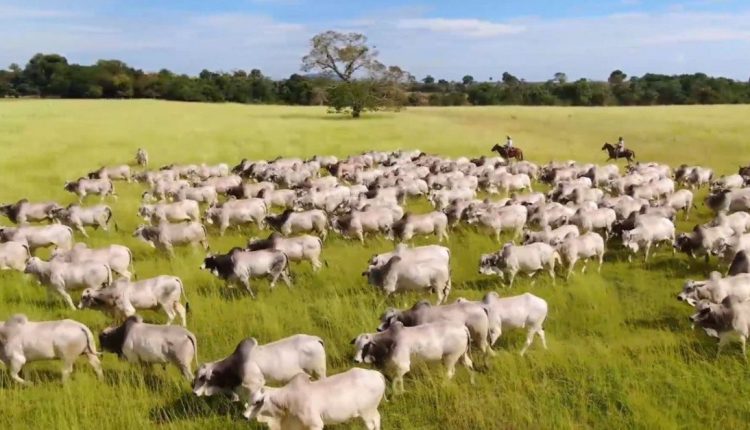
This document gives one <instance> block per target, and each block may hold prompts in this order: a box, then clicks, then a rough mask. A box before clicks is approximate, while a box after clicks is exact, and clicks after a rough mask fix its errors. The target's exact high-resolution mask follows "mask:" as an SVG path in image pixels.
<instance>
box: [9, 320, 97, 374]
mask: <svg viewBox="0 0 750 430" xmlns="http://www.w3.org/2000/svg"><path fill="white" fill-rule="evenodd" d="M81 355H85V356H86V358H87V359H88V361H89V364H90V365H91V367H92V368H93V369H94V372H96V375H97V376H98V377H99V378H100V379H101V378H102V366H101V363H100V362H99V354H98V353H97V352H96V343H94V336H93V334H91V330H89V328H88V327H86V326H85V325H83V324H81V323H79V322H77V321H73V320H61V321H40V322H33V321H29V320H28V318H26V315H23V314H16V315H13V316H12V317H10V318H9V319H8V320H7V321H5V322H0V361H2V362H3V364H5V366H6V367H7V368H8V370H9V371H10V377H11V379H13V380H14V381H16V382H18V383H20V384H23V385H28V384H29V382H27V381H25V380H24V379H22V378H21V376H19V374H20V373H21V370H23V366H24V365H25V364H26V363H29V362H32V361H38V360H56V359H57V360H62V362H63V370H62V377H63V381H65V380H66V379H68V377H69V376H70V374H71V373H73V364H74V363H75V361H76V359H77V358H78V357H80V356H81Z"/></svg>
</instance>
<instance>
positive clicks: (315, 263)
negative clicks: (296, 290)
mask: <svg viewBox="0 0 750 430" xmlns="http://www.w3.org/2000/svg"><path fill="white" fill-rule="evenodd" d="M310 264H312V268H313V272H317V271H318V270H320V269H321V268H322V267H323V263H321V262H320V258H318V256H317V255H316V256H314V257H312V258H311V259H310Z"/></svg>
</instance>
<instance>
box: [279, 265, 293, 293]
mask: <svg viewBox="0 0 750 430" xmlns="http://www.w3.org/2000/svg"><path fill="white" fill-rule="evenodd" d="M281 280H282V281H284V283H285V284H286V286H287V288H292V280H291V279H290V278H289V270H288V268H284V270H282V271H281Z"/></svg>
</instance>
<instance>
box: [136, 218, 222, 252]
mask: <svg viewBox="0 0 750 430" xmlns="http://www.w3.org/2000/svg"><path fill="white" fill-rule="evenodd" d="M133 237H137V238H139V239H141V240H142V241H144V242H146V243H148V244H150V245H151V246H153V247H154V248H157V249H163V250H165V251H167V252H168V253H169V254H170V255H174V246H175V245H195V244H200V245H201V246H203V249H206V250H208V234H207V233H206V227H204V226H203V224H200V223H197V222H189V223H184V224H169V223H162V224H159V225H158V226H155V227H152V226H145V225H142V226H140V227H138V228H137V229H136V230H135V231H134V232H133Z"/></svg>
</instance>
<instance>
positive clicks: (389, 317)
mask: <svg viewBox="0 0 750 430" xmlns="http://www.w3.org/2000/svg"><path fill="white" fill-rule="evenodd" d="M400 316H401V311H400V310H398V309H394V308H388V309H386V310H385V312H383V315H381V316H380V325H379V326H378V332H381V331H385V330H388V327H390V326H391V324H393V323H395V322H397V321H398V319H399V317H400Z"/></svg>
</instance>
